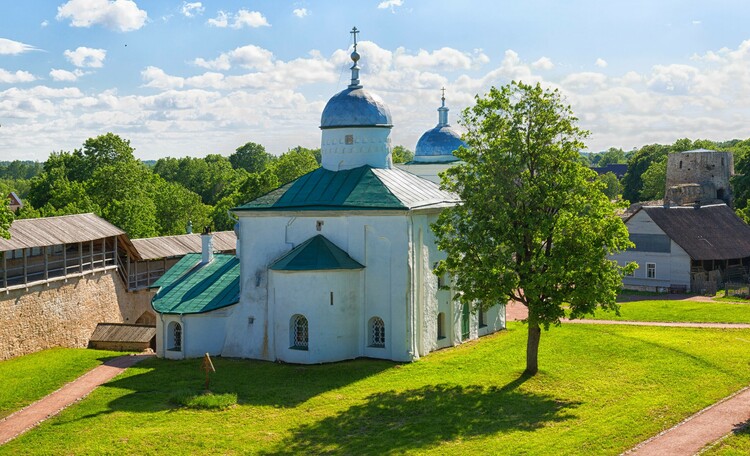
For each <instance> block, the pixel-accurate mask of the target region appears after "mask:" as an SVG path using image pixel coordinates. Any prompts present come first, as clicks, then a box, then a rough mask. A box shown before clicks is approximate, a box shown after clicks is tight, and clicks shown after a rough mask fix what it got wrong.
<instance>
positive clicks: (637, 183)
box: [622, 144, 670, 203]
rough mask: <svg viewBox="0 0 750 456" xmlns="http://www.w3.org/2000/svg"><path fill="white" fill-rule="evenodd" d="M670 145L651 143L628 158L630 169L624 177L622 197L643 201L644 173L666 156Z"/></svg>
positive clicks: (632, 200) (633, 201)
mask: <svg viewBox="0 0 750 456" xmlns="http://www.w3.org/2000/svg"><path fill="white" fill-rule="evenodd" d="M669 150H670V147H669V146H663V145H661V144H649V145H647V146H643V147H641V148H640V149H639V150H638V151H637V152H635V153H633V154H632V155H631V156H630V159H628V170H627V171H626V172H625V175H624V176H623V177H622V185H623V190H622V197H623V198H624V199H626V200H628V201H630V202H631V203H636V202H638V201H641V197H640V196H641V190H642V189H643V173H644V172H645V171H646V170H647V169H648V167H649V166H651V163H652V162H654V161H656V160H659V159H661V158H662V157H666V156H667V154H668V153H669Z"/></svg>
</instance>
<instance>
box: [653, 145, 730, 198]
mask: <svg viewBox="0 0 750 456" xmlns="http://www.w3.org/2000/svg"><path fill="white" fill-rule="evenodd" d="M733 174H734V158H733V156H732V153H731V152H716V151H713V150H706V149H699V150H691V151H687V152H680V153H676V154H669V155H668V156H667V178H666V195H665V198H664V199H665V201H666V202H668V203H670V204H676V205H686V204H695V203H696V202H698V203H700V204H707V203H713V202H715V201H716V200H721V201H723V202H725V203H727V204H731V202H732V193H731V189H730V186H729V179H730V178H731V177H732V175H733Z"/></svg>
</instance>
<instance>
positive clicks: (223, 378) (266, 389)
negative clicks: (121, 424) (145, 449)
mask: <svg viewBox="0 0 750 456" xmlns="http://www.w3.org/2000/svg"><path fill="white" fill-rule="evenodd" d="M202 362H203V360H202V359H187V360H180V361H170V360H164V359H156V358H154V359H147V360H144V361H142V362H140V363H138V364H137V365H135V366H134V367H132V368H130V374H127V373H126V374H125V375H123V376H120V377H118V378H116V379H114V380H112V381H110V382H108V383H106V384H104V385H102V386H101V387H100V388H101V389H102V393H103V394H108V393H110V392H112V393H114V394H116V395H117V394H118V393H117V392H115V390H117V389H119V390H126V391H127V393H126V394H119V395H117V397H116V398H114V399H112V400H111V401H110V402H109V403H108V404H107V407H106V409H104V410H99V411H97V412H96V413H92V414H88V415H85V416H82V417H80V418H79V419H86V418H94V417H97V416H100V415H106V414H109V413H112V412H115V411H126V412H143V413H152V412H159V411H164V410H177V409H178V407H177V406H176V405H175V404H173V403H172V402H171V401H170V398H171V397H172V396H173V395H174V394H175V393H176V392H188V393H194V394H200V393H201V392H202V391H203V386H204V381H205V372H204V371H202V370H201V363H202ZM213 363H214V366H215V368H216V372H215V373H211V374H210V390H211V391H212V392H213V393H217V394H223V393H235V394H237V402H238V403H239V404H248V405H261V406H271V407H279V408H290V407H296V406H298V405H299V404H301V403H303V402H305V401H307V400H309V399H310V398H312V397H315V396H317V395H319V394H322V393H325V392H327V391H331V390H335V389H338V388H342V387H344V386H346V385H349V384H351V383H354V382H357V381H360V380H362V379H364V378H367V377H370V376H372V375H377V374H379V373H380V372H383V371H385V370H388V369H391V368H393V367H394V366H397V363H393V362H390V361H380V360H371V359H357V360H352V361H345V362H341V363H332V364H324V365H311V366H302V365H294V364H279V363H272V362H267V361H253V360H244V359H231V358H221V357H216V358H213Z"/></svg>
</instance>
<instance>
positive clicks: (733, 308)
mask: <svg viewBox="0 0 750 456" xmlns="http://www.w3.org/2000/svg"><path fill="white" fill-rule="evenodd" d="M586 318H593V319H597V320H634V321H678V322H706V323H750V303H748V302H747V301H745V302H727V301H711V302H700V301H688V300H671V299H663V300H651V299H646V300H643V301H632V302H621V303H620V316H617V315H615V313H614V312H611V311H603V310H598V311H596V314H595V315H594V316H593V317H591V316H587V317H586Z"/></svg>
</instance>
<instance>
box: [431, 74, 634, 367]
mask: <svg viewBox="0 0 750 456" xmlns="http://www.w3.org/2000/svg"><path fill="white" fill-rule="evenodd" d="M576 121H577V119H576V118H575V117H574V116H573V113H572V111H571V110H570V108H569V107H567V106H565V105H563V103H562V100H561V96H560V94H559V92H558V91H557V90H555V91H551V90H548V89H543V88H542V87H541V86H540V85H539V84H537V85H535V86H531V85H526V84H523V83H520V82H518V83H517V82H514V83H512V84H510V85H507V86H504V87H501V88H494V87H493V88H492V89H491V90H490V92H489V93H488V94H487V95H485V96H484V97H477V99H476V104H475V105H474V106H473V107H470V108H467V109H466V110H465V111H464V112H463V118H462V123H463V125H464V126H465V127H466V128H467V130H468V131H467V133H466V135H465V140H466V142H467V144H468V146H469V148H468V149H464V148H461V149H459V150H458V151H457V152H456V155H457V156H458V157H459V158H461V159H462V160H463V163H461V164H458V165H456V166H454V167H452V168H450V169H448V170H447V171H446V172H445V173H444V175H443V181H442V186H443V187H444V188H446V189H447V190H450V191H453V192H455V193H457V194H458V195H459V196H460V197H461V199H462V201H463V204H461V205H458V206H455V207H453V208H450V209H447V210H445V211H443V212H442V213H441V215H440V216H439V218H438V221H437V222H436V223H435V224H434V225H433V230H434V231H435V233H436V236H437V239H438V246H439V248H440V249H441V250H443V251H444V252H446V253H447V258H446V259H445V260H444V261H441V262H440V263H439V266H438V268H437V273H438V274H442V273H445V272H448V273H450V274H451V276H452V278H453V280H454V284H455V286H456V288H457V289H458V290H459V293H458V295H457V299H458V300H459V301H460V302H462V303H463V304H464V305H469V306H474V307H475V308H476V307H479V308H488V307H490V306H493V305H496V304H504V303H506V302H507V301H508V299H509V298H512V299H514V300H516V301H518V302H520V303H522V304H523V305H525V306H526V307H527V308H528V310H529V317H528V320H527V322H528V330H529V334H528V342H527V364H526V372H527V373H528V374H535V373H536V372H537V370H538V362H537V352H538V344H539V338H540V335H541V329H540V328H541V327H544V328H545V329H549V326H550V325H551V324H559V323H560V319H561V318H563V317H564V316H565V308H564V307H563V306H564V305H568V306H569V313H570V317H572V318H577V317H581V316H582V315H584V314H587V313H591V312H593V311H594V310H595V309H596V308H597V306H601V307H602V308H609V309H616V308H617V304H616V301H615V299H616V296H617V292H618V291H619V289H620V287H621V283H622V275H623V270H624V268H622V267H620V266H618V265H617V263H616V262H615V261H613V260H610V259H609V258H608V255H610V254H612V253H615V252H619V251H622V250H624V249H625V248H627V247H628V246H630V245H631V244H630V241H629V239H628V232H627V229H626V228H625V225H624V224H623V222H622V221H621V220H620V218H619V217H618V216H617V215H615V211H614V210H615V205H614V204H613V203H611V202H610V200H609V198H607V196H606V195H604V193H603V192H602V188H603V184H602V183H601V182H599V181H598V180H597V179H596V174H595V173H594V172H593V171H591V170H589V169H588V168H586V167H585V166H584V165H582V164H581V163H580V162H579V160H578V151H579V150H580V149H582V148H583V142H582V140H583V138H585V137H586V135H587V134H588V132H586V131H583V130H581V129H580V128H578V127H577V125H576ZM631 267H632V266H629V267H628V269H629V268H631Z"/></svg>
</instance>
